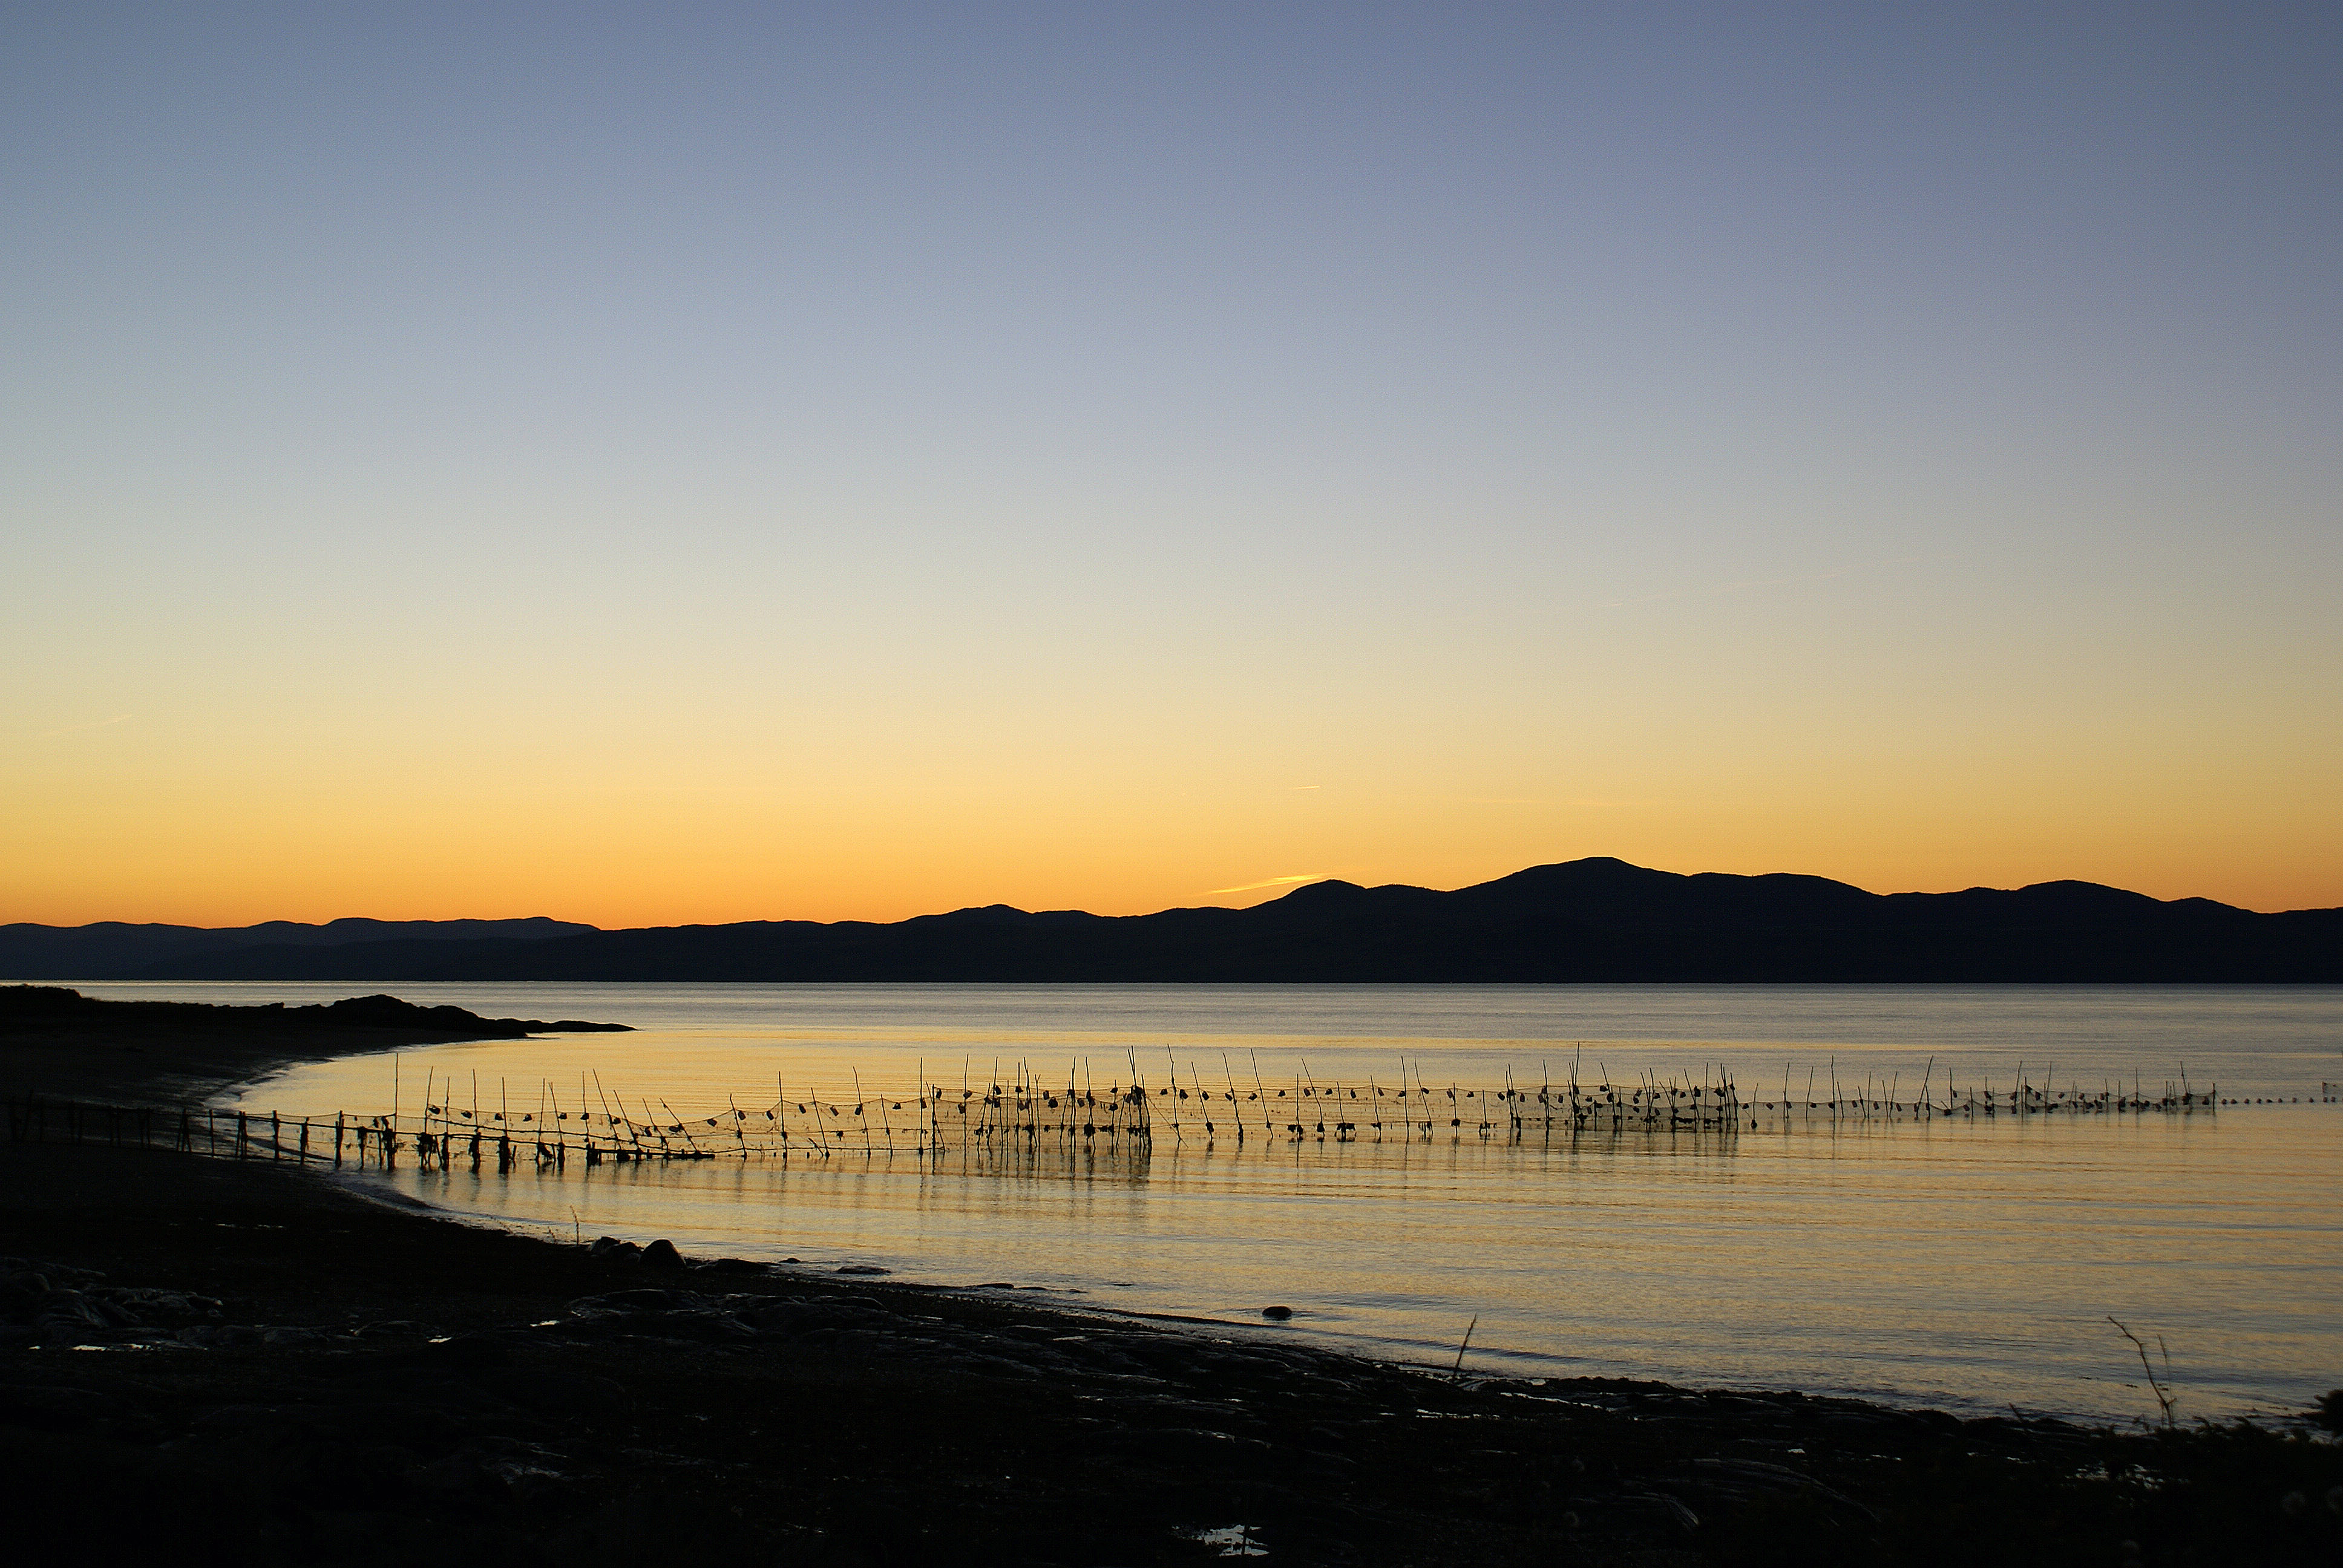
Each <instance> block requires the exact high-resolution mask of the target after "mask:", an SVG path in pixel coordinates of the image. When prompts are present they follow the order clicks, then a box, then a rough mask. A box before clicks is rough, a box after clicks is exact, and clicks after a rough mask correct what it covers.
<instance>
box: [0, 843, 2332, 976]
mask: <svg viewBox="0 0 2343 1568" xmlns="http://www.w3.org/2000/svg"><path fill="white" fill-rule="evenodd" d="M455 923H456V922H450V923H449V924H450V925H452V924H455ZM528 923H530V924H534V922H528ZM544 923H545V924H546V925H551V924H552V922H549V921H548V922H544ZM340 924H342V922H336V925H337V926H338V925H340ZM44 929H45V928H38V927H35V928H25V927H11V928H6V929H5V931H0V972H8V971H13V972H15V973H17V974H22V975H24V976H25V978H28V979H32V978H61V979H62V978H79V979H86V980H100V979H158V980H159V979H171V980H382V981H414V980H897V981H909V980H993V981H1085V980H1121V981H1179V980H1196V981H1283V982H1312V981H1335V982H1341V981H1350V982H1356V981H1371V982H1372V981H1385V982H1391V981H1414V982H1425V981H1483V982H1486V981H1561V980H1582V981H1584V980H1619V981H1627V980H1641V981H1701V980H1742V981H1801V980H1803V981H1862V980H1878V981H1886V980H1896V981H1929V980H1946V981H1951V980H2058V981H2081V980H2098V981H2171V980H2188V981H2219V980H2227V981H2318V982H2327V983H2334V982H2338V981H2343V910H2295V911H2293V912H2290V913H2286V914H2258V913H2256V912H2254V911H2252V910H2240V909H2235V908H2232V907H2231V906H2229V905H2227V904H2218V903H2214V902H2212V901H2211V900H2205V899H2180V900H2172V901H2168V902H2167V901H2164V900H2157V899H2151V898H2148V897H2147V896H2146V895H2144V894H2140V893H2129V892H2125V891H2123V890H2120V889H2117V888H2106V887H2100V886H2098V885H2097V884H2095V883H2090V882H2043V883H2038V884H2036V886H2033V887H2029V888H2020V889H2017V890H2014V891H2005V890H1995V889H1988V888H1973V889H1970V890H1967V891H1966V892H1959V893H1888V894H1880V893H1869V892H1865V891H1864V890H1862V889H1860V888H1855V887H1849V886H1848V885H1847V884H1845V883H1844V882H1834V881H1830V880H1827V879H1824V878H1821V877H1801V876H1787V875H1781V876H1766V877H1736V876H1725V875H1721V874H1717V873H1705V874H1702V875H1698V876H1681V875H1678V874H1676V873H1674V872H1669V871H1654V870H1648V869H1644V868H1642V867H1639V866H1631V865H1629V864H1627V863H1626V862H1625V861H1624V860H1614V859H1584V860H1572V861H1568V862H1566V863H1564V864H1561V865H1554V866H1536V867H1533V868H1531V869H1528V870H1525V871H1518V872H1515V873H1514V874H1513V875H1512V876H1510V877H1502V878H1500V879H1497V880H1495V881H1493V882H1483V883H1482V884H1480V885H1479V886H1477V887H1471V888H1461V889H1458V890H1456V891H1454V892H1444V893H1443V892H1435V891H1433V890H1430V889H1427V888H1412V887H1403V886H1396V885H1394V886H1388V887H1381V888H1363V887H1359V886H1357V885H1355V884H1353V883H1350V882H1316V883H1312V884H1310V885H1309V886H1306V887H1302V888H1300V889H1297V890H1294V891H1293V892H1291V893H1288V894H1286V895H1285V896H1284V897H1282V898H1280V899H1275V900H1271V901H1270V902H1268V903H1265V904H1261V905H1258V906H1256V907H1254V908H1252V909H1250V910H1224V909H1191V910H1162V911H1161V912H1160V913H1157V914H1151V915H1129V916H1102V915H1091V914H1084V913H1082V912H1081V911H1079V910H1055V911H1049V912H1043V913H1028V912H1026V911H1024V910H1012V909H1010V908H1007V907H1006V906H1002V905H992V906H989V907H986V908H982V909H970V910H956V911H954V912H952V913H950V914H941V915H921V916H919V917H917V918H915V919H912V920H900V921H897V922H895V923H893V924H890V925H879V924H873V923H870V922H867V921H858V920H845V921H840V922H838V923H836V924H821V923H819V922H815V921H809V920H782V921H766V920H753V921H747V922H743V923H740V924H737V925H723V926H661V927H651V928H647V929H642V930H618V931H604V930H592V929H590V928H588V929H578V928H569V929H568V930H567V931H566V933H564V934H553V933H547V934H542V935H538V934H531V935H528V936H522V935H518V934H508V933H498V934H491V935H488V936H484V937H477V938H466V937H458V936H454V935H451V934H444V933H446V932H447V930H448V926H447V925H443V926H439V927H436V928H434V930H433V932H432V933H431V934H429V935H428V936H427V937H422V938H417V937H416V936H411V935H408V936H399V937H396V938H393V939H391V940H357V941H341V942H336V943H334V944H332V945H323V944H321V943H319V942H317V941H316V940H309V941H307V942H304V943H301V944H298V945H297V944H295V943H291V942H287V941H283V940H270V939H269V938H267V937H266V936H265V935H262V936H259V937H257V938H256V939H254V940H249V941H248V942H246V944H244V945H240V946H209V947H206V948H203V949H200V950H196V949H186V950H177V951H173V952H169V953H150V954H148V955H146V956H144V957H143V958H141V957H137V956H133V957H131V958H129V959H127V960H126V962H125V964H124V967H121V968H118V969H116V970H115V971H114V972H113V973H111V974H106V973H100V972H97V971H95V970H87V969H84V970H78V971H76V972H75V974H73V975H70V976H68V975H65V974H64V973H62V972H58V973H55V974H44V973H42V972H41V971H38V970H31V969H27V968H26V967H25V961H24V960H23V959H21V958H19V957H18V956H17V951H18V950H16V949H15V947H14V946H13V945H12V943H13V934H14V933H15V932H17V931H22V930H44ZM96 929H97V928H91V927H85V928H82V930H96ZM116 929H117V930H146V929H152V928H116ZM270 929H271V928H266V927H253V928H249V930H251V931H253V932H261V933H265V932H266V931H267V930H270ZM297 929H298V930H321V929H322V930H332V929H334V928H314V927H303V928H297ZM53 934H55V935H70V934H71V933H53Z"/></svg>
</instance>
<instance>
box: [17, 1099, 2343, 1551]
mask: <svg viewBox="0 0 2343 1568" xmlns="http://www.w3.org/2000/svg"><path fill="white" fill-rule="evenodd" d="M0 1251H5V1253H6V1254H7V1256H6V1260H5V1262H0V1507H5V1510H6V1513H5V1517H6V1518H7V1520H8V1521H9V1531H10V1539H11V1542H12V1544H13V1545H14V1547H15V1550H16V1551H17V1552H18V1553H23V1554H24V1555H23V1557H22V1560H24V1561H38V1560H41V1554H43V1553H66V1552H72V1553H75V1554H77V1555H78V1556H80V1557H82V1558H84V1559H95V1560H99V1561H112V1560H116V1559H117V1558H120V1557H126V1556H130V1555H134V1554H135V1555H137V1556H141V1557H149V1556H168V1557H171V1558H173V1559H175V1560H177V1561H181V1562H192V1563H240V1564H274V1563H402V1564H404V1563H414V1562H418V1561H439V1560H451V1561H485V1560H490V1559H494V1560H497V1561H500V1562H508V1563H548V1564H552V1563H563V1564H568V1563H578V1562H586V1561H603V1560H610V1559H614V1558H615V1559H628V1558H631V1559H639V1560H649V1561H659V1562H676V1561H682V1560H685V1558H686V1557H687V1554H697V1553H720V1554H722V1555H723V1559H724V1560H732V1559H735V1558H738V1559H739V1560H741V1561H759V1562H761V1561H779V1562H787V1563H815V1564H823V1563H874V1564H875V1563H931V1562H937V1561H951V1562H958V1563H1066V1564H1100V1563H1189V1562H1203V1561H1207V1560H1211V1559H1212V1558H1214V1557H1215V1556H1216V1555H1218V1554H1219V1553H1222V1552H1223V1551H1224V1550H1226V1549H1227V1548H1228V1547H1229V1546H1230V1545H1232V1544H1237V1543H1242V1544H1244V1545H1245V1546H1247V1547H1248V1548H1254V1547H1258V1548H1261V1549H1264V1550H1265V1551H1266V1552H1267V1553H1268V1556H1267V1560H1268V1561H1270V1562H1272V1563H1357V1564H1386V1563H1388V1564H1409V1563H1413V1564H1423V1565H1430V1564H1448V1563H1456V1564H1463V1563H1471V1564H1476V1565H1478V1564H1491V1565H1504V1564H1513V1563H1539V1564H1554V1563H1564V1564H1568V1563H1590V1564H1600V1563H1620V1564H1626V1563H1637V1564H1654V1563H1802V1564H1805V1563H1985V1562H1993V1563H2061V1564H2065V1563H2107V1564H2109V1565H2111V1568H2113V1565H2117V1564H2122V1563H2127V1562H2134V1561H2137V1562H2140V1563H2243V1562H2252V1563H2331V1562H2334V1561H2336V1553H2337V1552H2338V1547H2343V1517H2338V1513H2337V1509H2338V1507H2343V1493H2338V1492H2336V1491H2335V1490H2333V1489H2335V1488H2337V1487H2338V1485H2343V1451H2338V1448H2337V1446H2336V1445H2335V1444H2334V1443H2333V1442H2331V1441H2328V1440H2326V1439H2324V1438H2319V1439H2313V1438H2311V1437H2309V1436H2308V1435H2306V1434H2304V1433H2303V1432H2292V1431H2288V1432H2281V1431H2275V1430H2258V1429H2253V1428H2242V1427H2241V1428H2227V1429H2220V1430H2211V1431H2197V1432H2175V1433H2170V1434H2141V1433H2134V1434H2129V1435H2125V1434H2117V1433H2107V1432H2086V1431H2083V1430H2080V1429H2077V1428H2075V1427H2072V1426H2067V1425H2064V1424H2061V1423H2058V1422H2048V1421H2036V1420H2029V1419H2025V1418H2021V1417H2018V1416H2016V1415H2011V1416H2006V1417H2000V1418H1996V1419H1991V1420H1985V1421H1966V1422H1964V1421H1957V1420H1955V1419H1953V1418H1952V1417H1950V1416H1946V1415H1942V1414H1936V1413H1930V1412H1904V1411H1895V1410H1887V1409H1883V1408H1879V1407H1875V1406H1870V1405H1865V1404H1861V1403H1857V1402H1851V1401H1845V1400H1829V1399H1812V1398H1806V1397H1803V1396H1800V1395H1797V1394H1788V1393H1779V1394H1767V1393H1748V1392H1690V1391H1685V1390H1682V1389H1675V1388H1669V1387H1665V1386H1662V1385H1658V1384H1651V1383H1635V1382H1611V1381H1602V1380H1569V1381H1547V1382H1508V1381H1503V1380H1493V1379H1483V1378H1474V1377H1469V1376H1465V1377H1460V1376H1456V1375H1453V1374H1450V1373H1447V1372H1440V1371H1436V1370H1432V1369H1412V1368H1407V1367H1402V1366H1397V1365H1393V1364H1389V1363H1383V1362H1364V1361H1359V1360H1355V1359H1353V1358H1349V1357H1346V1356H1342V1355H1338V1354H1332V1353H1329V1352H1322V1351H1319V1350H1315V1349H1313V1348H1312V1347H1310V1346H1308V1345H1306V1344H1302V1343H1299V1342H1295V1341H1293V1340H1292V1339H1291V1338H1290V1337H1288V1336H1284V1335H1281V1334H1279V1333H1277V1332H1275V1331H1272V1330H1263V1329H1258V1328H1256V1329H1251V1330H1248V1329H1243V1328H1241V1327H1238V1326H1235V1325H1206V1324H1162V1323H1151V1322H1135V1321H1132V1320H1128V1319H1118V1318H1112V1317H1109V1316H1105V1315H1102V1314H1101V1315H1083V1314H1074V1313H1067V1312H1051V1311H1047V1310H1037V1309H1034V1308H1032V1307H1030V1306H1027V1305H1025V1304H1024V1303H1021V1302H1019V1301H1018V1300H1017V1299H1016V1296H1015V1293H1014V1292H1001V1291H977V1292H941V1291H936V1290H930V1289H922V1288H920V1287H917V1286H911V1285H906V1284H901V1283H898V1282H892V1281H877V1280H872V1279H868V1278H863V1279H855V1280H852V1281H846V1280H840V1279H838V1278H836V1276H835V1275H832V1274H830V1273H828V1272H820V1273H817V1272H816V1271H814V1270H813V1269H811V1268H810V1267H809V1268H806V1269H802V1270H791V1269H787V1268H759V1267H756V1266H753V1265H748V1264H744V1263H742V1262H740V1261H738V1260H733V1261H729V1263H719V1261H714V1260H706V1261H703V1260H696V1259H689V1258H679V1260H678V1266H675V1267H671V1268H669V1269H664V1270H661V1269H656V1268H653V1267H651V1266H650V1265H649V1261H648V1253H647V1252H646V1251H645V1250H644V1249H642V1248H640V1247H639V1246H617V1245H608V1246H604V1247H602V1248H600V1249H599V1250H598V1254H597V1252H596V1251H593V1250H589V1249H588V1248H585V1247H573V1246H558V1245H553V1244H549V1243H546V1242H542V1241H531V1240H528V1239H524V1238H520V1237H517V1236H511V1235H505V1234H499V1233H496V1232H491V1231H480V1230H475V1229H470V1228H466V1227H460V1226H457V1225H452V1224H447V1223H443V1222H439V1221H432V1220H429V1219H427V1218H423V1217H419V1216H415V1215H410V1214H406V1213H401V1212H396V1211H389V1210H386V1209H382V1208H379V1207H375V1206H371V1205H368V1204H365V1203H362V1202H360V1201H357V1200H355V1199H351V1198H349V1197H347V1196H345V1195H343V1194H340V1193H338V1192H337V1191H333V1190H331V1189H329V1188H327V1187H325V1186H324V1185H322V1184H321V1183H318V1182H316V1181H308V1180H304V1179H301V1178H299V1177H297V1176H296V1175H294V1174H293V1173H292V1172H290V1171H271V1170H268V1169H266V1168H258V1167H239V1166H236V1165H234V1164H231V1163H223V1162H217V1161H199V1160H196V1159H192V1158H188V1157H183V1156H176V1155H171V1154H166V1153H163V1152H159V1151H109V1150H102V1149H96V1148H81V1149H75V1148H53V1147H38V1146H31V1145H7V1144H0Z"/></svg>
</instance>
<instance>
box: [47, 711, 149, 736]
mask: <svg viewBox="0 0 2343 1568" xmlns="http://www.w3.org/2000/svg"><path fill="white" fill-rule="evenodd" d="M137 717H138V716H137V715H136V714H135V713H117V714H116V715H115V716H114V717H113V718H111V719H91V720H90V721H89V722H88V723H86V724H68V725H66V726H65V727H64V728H63V729H44V730H42V731H41V732H40V733H39V734H38V735H35V736H34V737H33V739H35V740H46V739H48V738H49V737H51V736H52V735H71V734H74V733H75V731H77V730H83V729H105V728H106V726H107V725H109V724H120V723H121V722H123V720H125V719H136V718H137Z"/></svg>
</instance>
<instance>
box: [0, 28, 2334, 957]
mask: <svg viewBox="0 0 2343 1568" xmlns="http://www.w3.org/2000/svg"><path fill="white" fill-rule="evenodd" d="M2339 66H2343V10H2338V8H2337V7H2335V6H2332V5H2300V6H2280V7H2260V6H2251V5H2167V6H2151V5H2108V6H2087V7H2069V6H2049V7H2045V6H2040V5H2010V6H1991V5H1937V6H1927V7H1910V8H1906V7H1899V6H1892V5H1851V6H1846V7H1795V6H1782V5H1750V6H1697V7H1684V8H1676V7H1669V6H1664V5H1618V6H1604V7H1590V8H1576V7H1557V6H1540V7H1534V8H1526V9H1513V8H1507V7H1502V6H1496V5H1474V6H1447V5H1443V6H1430V5H1424V6H1405V7H1364V6H1332V7H1325V8H1314V7H1307V6H1301V5H1281V6H1275V7H1263V6H1257V5H1231V6H1224V7H1223V6H1208V5H1183V6H1177V7H1169V8H1161V9H1151V8H1144V7H1140V6H1135V5H1113V6H1091V7H1069V8H1064V9H1053V8H1045V7H1041V6H1029V5H1019V6H1008V7H1003V6H985V5H969V6H923V7H914V8H903V9H887V8H884V7H881V6H877V5H851V6H839V7H835V8H803V7H779V6H751V5H740V6H719V5H677V6H641V7H617V6H612V7H595V6H587V5H558V6H543V7H535V6H523V5H472V4H468V5H446V6H427V5H386V6H377V7H353V6H327V5H296V6H285V7H239V6H226V5H203V6H187V5H158V6H154V7H151V8H149V7H142V8H133V9H116V8H112V7H108V6H106V5H97V4H90V3H87V0H77V3H75V4H72V5H56V6H48V5H22V4H13V3H11V4H0V367H5V373H0V538H5V566H6V569H5V573H0V660H5V666H0V668H5V672H6V678H5V681H0V920H44V921H52V922H78V921H84V920H100V919H123V920H177V921H191V922H196V923H203V924H226V923H241V922H245V921H248V920H260V919H267V918H287V919H301V920H323V919H329V918H332V917H335V916H338V915H350V914H365V915H374V916H378V917H384V918H419V917H451V916H508V915H525V914H538V913H543V914H551V915H556V916H560V917H564V918H568V919H577V920H592V921H595V922H597V923H600V924H605V925H613V924H639V923H649V922H673V921H689V920H739V919H752V918H789V917H806V918H818V919H837V918H843V917H861V918H878V919H892V918H897V917H900V916H904V915H909V914H912V913H917V912H920V911H923V910H940V909H948V908H951V907H955V906H959V905H964V904H970V903H983V902H991V901H996V900H998V901H1004V902H1011V903H1016V904H1020V905H1023V906H1026V907H1029V908H1051V907H1067V906H1074V907H1081V908H1087V909H1092V910H1101V911H1105V912H1127V911H1134V910H1149V909H1155V908H1160V907H1162V906H1165V905H1172V904H1182V903H1199V902H1223V903H1242V902H1249V901H1252V900H1256V899H1259V898H1262V897H1265V896H1269V894H1271V893H1273V892H1274V891H1276V890H1277V888H1276V887H1274V886H1272V887H1265V888H1264V887H1260V886H1253V885H1254V884H1262V883H1267V882H1270V881H1271V879H1279V878H1288V879H1291V878H1299V877H1306V876H1314V875H1338V876H1343V877H1347V878H1350V879H1354V880H1360V881H1366V882H1380V881H1393V880H1397V881H1409V882H1417V883H1423V884H1427V885H1432V886H1438V887H1452V886H1457V885H1461V884H1463V883H1467V882H1472V881H1478V880H1482V879H1486V878H1489V877H1493V876H1497V875H1501V874H1503V873H1504V872H1506V871H1510V870H1513V869H1517V868H1519V867H1522V866H1524V865H1529V864H1534V863H1538V862H1543V861H1550V860H1557V859H1569V858H1572V857H1575V856H1579V855H1586V854H1615V855H1619V856H1623V857H1624V858H1626V859H1633V860H1636V861H1638V862H1641V863H1644V864H1649V865H1657V866H1662V867H1665V868H1668V869H1675V870H1704V869H1715V870H1732V871H1748V872H1755V871H1772V870H1800V871H1813V872H1818V873H1822V874H1825V875H1830V876H1835V877H1841V878H1845V879H1848V880H1850V881H1854V882H1857V883H1859V884H1861V885H1863V886H1865V887H1870V888H1875V889H1878V890H1906V889H1946V888H1957V887H1966V886H1970V885H1974V884H1988V885H1998V886H2013V885H2017V884H2020V883H2025V882H2030V881H2037V880H2043V879H2051V878H2056V877H2083V878H2088V879H2094V880H2100V881H2107V882H2114V883H2117V884H2121V885H2125V886H2129V887H2135V888H2138V889H2141V890H2145V891H2148V892H2152V893H2156V894H2157V895H2159V896H2163V897H2177V896H2182V895H2190V894H2201V895H2206V896H2209V897H2214V898H2219V899H2223V900H2229V901H2232V902H2237V903H2243V904H2247V905H2249V906H2253V907H2257V908H2265V909H2271V908H2288V907H2302V906H2308V905H2318V906H2327V905H2335V904H2343V637H2339V636H2338V625H2343V618H2338V608H2337V607H2338V588H2343V517H2338V498H2343V452H2338V432H2343V289H2338V276H2343V80H2338V77H2339V76H2343V69H2339V68H2338V67H2339ZM1232 889H1249V890H1246V891H1226V890H1232Z"/></svg>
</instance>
